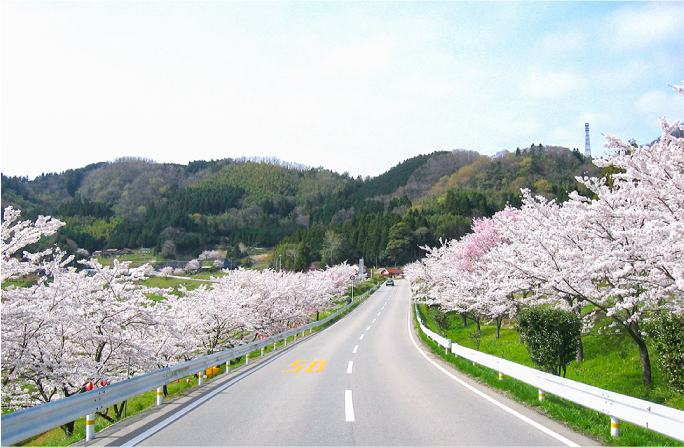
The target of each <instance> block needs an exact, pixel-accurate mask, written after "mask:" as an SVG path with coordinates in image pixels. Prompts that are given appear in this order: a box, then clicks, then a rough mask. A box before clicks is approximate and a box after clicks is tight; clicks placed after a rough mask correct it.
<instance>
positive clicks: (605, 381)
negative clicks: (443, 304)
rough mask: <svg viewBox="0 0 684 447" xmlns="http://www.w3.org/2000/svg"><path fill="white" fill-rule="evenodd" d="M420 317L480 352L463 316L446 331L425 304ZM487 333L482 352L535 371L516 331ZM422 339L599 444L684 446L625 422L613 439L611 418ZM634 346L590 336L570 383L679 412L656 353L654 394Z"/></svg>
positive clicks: (676, 396)
mask: <svg viewBox="0 0 684 447" xmlns="http://www.w3.org/2000/svg"><path fill="white" fill-rule="evenodd" d="M419 312H420V314H421V317H422V318H423V321H424V322H425V324H426V326H427V327H428V328H430V329H431V330H433V331H435V332H437V333H441V334H442V335H443V336H445V337H447V338H450V339H451V340H452V341H453V342H455V343H458V344H460V345H463V346H466V347H468V348H472V349H475V346H474V343H473V342H472V341H471V339H470V337H469V335H470V334H471V333H473V332H474V331H475V330H476V327H475V324H474V323H472V322H469V324H468V326H467V327H465V328H464V327H463V325H462V323H461V319H460V316H450V322H451V325H450V328H449V329H448V330H446V331H444V332H440V331H439V328H438V327H437V324H436V323H435V322H434V321H433V320H432V319H431V318H430V317H429V314H428V312H427V311H426V307H425V306H424V305H419ZM416 325H417V322H416ZM481 328H482V338H481V344H480V351H481V352H484V353H487V354H490V355H494V356H497V357H501V356H502V354H503V357H504V358H506V359H507V360H511V361H514V362H516V363H521V364H523V365H526V366H530V367H534V365H533V364H532V362H531V360H530V356H529V353H528V352H527V349H526V348H525V346H524V345H521V344H519V343H518V333H517V331H516V330H515V329H513V328H512V327H506V328H502V330H501V336H500V338H499V339H496V338H495V333H496V327H495V326H493V325H485V324H482V325H481ZM419 332H420V331H419ZM420 337H421V339H422V340H423V341H424V342H426V344H427V345H428V346H430V348H431V349H432V350H433V351H434V352H435V353H436V354H438V355H439V356H440V357H442V358H443V359H445V360H446V361H448V362H449V363H451V364H453V365H455V366H456V367H457V368H458V369H459V370H460V371H462V372H464V373H466V374H468V375H469V376H471V377H474V378H476V379H477V380H479V381H481V382H484V383H486V384H488V385H489V386H490V387H492V388H496V389H498V390H501V391H502V392H504V394H506V395H509V396H510V397H513V398H514V399H516V400H518V401H521V402H523V403H525V404H526V405H528V406H530V407H534V408H536V409H537V410H539V411H541V412H542V413H545V414H547V415H548V416H550V417H552V418H553V419H556V420H558V421H560V422H562V423H564V424H566V425H568V426H570V427H572V428H573V429H575V430H577V431H578V432H581V433H584V434H586V435H588V436H590V437H592V438H595V439H597V440H598V441H599V442H601V443H603V444H607V445H616V446H627V445H674V446H682V445H684V443H682V442H679V441H676V440H674V439H672V438H669V437H667V436H663V435H661V434H659V433H656V432H653V431H650V430H647V429H645V428H642V427H639V426H636V425H633V424H630V423H628V422H625V421H621V423H620V436H619V437H617V438H613V437H611V436H610V417H608V416H606V415H604V414H601V413H598V412H596V411H593V410H590V409H588V408H585V407H582V406H580V405H577V404H575V403H573V402H569V401H566V400H564V399H561V398H559V397H556V396H553V395H550V394H547V395H546V400H545V401H543V402H539V398H538V395H537V391H538V390H537V389H536V388H534V387H532V386H530V385H527V384H525V383H523V382H520V381H518V380H516V379H513V378H510V377H505V378H504V380H499V374H498V371H494V370H491V369H489V368H486V367H483V366H479V365H473V364H472V362H471V361H469V360H466V359H463V358H459V357H455V356H454V355H453V354H451V353H449V354H445V353H444V348H442V347H441V346H439V345H437V344H436V343H435V342H433V341H432V340H430V339H428V338H427V337H426V336H425V335H424V334H422V333H420ZM632 344H633V343H631V341H630V340H629V339H627V338H626V337H624V336H589V337H585V338H584V353H585V361H584V362H582V363H580V364H577V363H576V362H572V363H570V365H568V372H567V378H568V379H571V380H575V381H578V382H582V383H586V384H589V385H592V386H596V387H599V388H603V389H607V390H610V391H615V392H618V393H621V394H626V395H629V396H633V397H637V398H640V399H644V400H649V401H652V402H656V403H660V404H663V405H668V406H671V407H675V408H679V409H682V408H684V405H682V403H683V402H682V400H683V399H682V395H680V394H677V393H676V392H674V391H672V390H671V389H668V388H667V387H666V386H665V384H664V382H663V380H662V376H661V374H660V371H659V370H657V367H655V363H656V362H655V358H654V356H655V354H653V355H652V358H651V360H652V361H653V363H654V368H653V382H654V383H655V385H654V386H653V387H651V388H648V389H647V388H645V387H644V386H643V384H642V381H641V364H640V361H639V354H638V350H637V349H636V347H632Z"/></svg>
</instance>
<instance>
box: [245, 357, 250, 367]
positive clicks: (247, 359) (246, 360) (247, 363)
mask: <svg viewBox="0 0 684 447" xmlns="http://www.w3.org/2000/svg"><path fill="white" fill-rule="evenodd" d="M245 365H249V354H247V358H245Z"/></svg>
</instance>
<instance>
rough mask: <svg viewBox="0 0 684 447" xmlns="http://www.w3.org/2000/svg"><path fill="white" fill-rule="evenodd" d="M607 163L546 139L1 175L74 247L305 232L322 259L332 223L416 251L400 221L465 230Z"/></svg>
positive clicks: (439, 231) (189, 248) (259, 239)
mask: <svg viewBox="0 0 684 447" xmlns="http://www.w3.org/2000/svg"><path fill="white" fill-rule="evenodd" d="M598 174H599V171H598V169H597V168H596V167H595V166H594V165H593V164H592V163H591V162H590V160H589V159H585V158H584V156H582V155H581V154H580V153H579V152H577V151H570V150H568V149H565V148H558V147H546V146H542V145H539V146H534V145H533V146H531V147H530V148H526V149H523V150H517V151H516V152H515V153H504V154H502V155H500V156H496V157H487V156H482V155H480V154H479V153H477V152H475V151H466V150H454V151H451V152H445V151H440V152H433V153H430V154H425V155H418V156H416V157H412V158H409V159H407V160H405V161H403V162H401V163H399V164H397V165H396V166H394V167H393V168H391V169H389V170H388V171H387V172H385V173H383V174H382V175H379V176H377V177H373V178H368V179H365V180H364V179H361V178H360V177H359V178H356V179H354V178H351V177H349V175H348V174H346V173H345V174H338V173H336V172H334V171H330V170H327V169H323V168H311V167H307V166H303V165H300V164H294V163H287V162H284V161H281V160H277V159H273V158H271V159H247V158H242V159H223V160H211V161H194V162H191V163H189V164H188V165H180V164H170V163H155V162H153V161H150V160H146V159H140V158H132V157H128V158H123V159H118V160H115V161H114V162H104V163H96V164H91V165H88V166H86V167H83V168H79V169H74V170H68V171H65V172H63V173H60V174H45V175H43V176H41V177H38V178H36V179H35V180H31V181H29V180H28V179H27V178H20V177H6V176H4V175H3V176H2V206H3V208H4V207H6V206H8V205H12V206H14V207H16V208H19V209H21V210H22V212H23V217H24V218H34V217H35V216H37V215H38V214H50V215H53V216H55V217H58V218H60V219H62V220H64V221H65V222H66V223H67V225H66V226H65V227H64V228H63V230H62V231H60V233H59V234H60V235H59V237H58V243H60V244H62V245H63V246H65V247H67V248H69V249H70V250H72V251H74V250H75V249H76V248H85V249H86V250H88V251H93V250H96V249H103V248H122V247H124V246H128V247H131V246H132V247H140V246H146V247H153V248H155V250H157V251H158V252H159V251H161V247H162V245H163V244H164V243H165V242H167V241H170V242H172V243H173V244H174V246H175V250H176V254H177V255H183V254H184V255H186V256H192V255H193V254H194V253H197V252H198V251H200V250H203V249H206V248H212V249H213V248H216V247H223V248H224V249H226V250H228V251H232V252H234V253H235V256H238V254H237V253H236V249H235V247H237V246H238V245H239V244H243V245H245V244H246V245H254V244H258V245H267V246H276V245H279V244H281V243H287V244H293V243H297V244H301V243H302V242H301V241H302V240H305V239H306V240H308V241H309V242H307V243H306V244H308V246H307V247H302V248H301V249H302V250H304V251H305V252H307V253H309V255H308V257H309V258H311V259H312V260H316V259H317V258H320V251H321V250H322V248H321V244H323V243H324V242H323V240H324V238H325V234H326V232H330V231H332V232H334V233H335V234H339V235H342V236H344V239H345V244H344V247H345V248H344V250H342V251H341V253H343V255H342V256H346V257H348V258H350V259H353V258H355V257H358V256H364V255H371V256H373V257H375V258H378V259H379V258H380V257H382V256H384V257H385V259H386V260H390V259H392V260H394V261H395V262H399V261H400V260H404V259H408V258H409V257H411V256H414V255H419V252H417V251H415V250H413V251H412V253H413V254H408V252H407V253H399V252H397V251H396V250H395V251H394V252H393V254H391V253H390V252H388V251H387V244H389V243H390V242H391V239H392V238H391V237H390V230H391V229H392V227H393V226H394V225H397V224H398V223H401V222H403V223H406V225H407V229H405V232H406V231H408V232H409V233H411V234H412V235H413V236H411V237H408V236H406V234H404V235H403V236H402V237H405V238H407V240H410V243H413V242H415V243H422V242H435V241H436V240H438V239H439V238H440V237H458V235H459V234H462V233H463V232H464V231H467V229H468V228H469V222H470V221H471V220H472V218H474V217H477V216H479V215H488V214H491V213H492V212H494V211H496V210H497V209H501V208H502V207H503V206H504V205H505V204H506V203H507V202H509V203H515V201H516V197H518V196H519V190H520V188H521V187H527V188H531V189H533V190H535V191H536V192H538V193H540V194H544V195H547V196H549V197H552V198H557V199H559V200H564V198H565V197H567V193H566V191H568V190H571V189H577V184H576V182H575V181H574V177H575V176H576V175H598ZM373 219H376V220H377V222H376V224H377V225H379V226H381V227H383V228H382V230H379V229H378V230H377V231H376V230H373V231H376V233H377V236H375V237H376V238H378V245H377V246H376V247H372V248H369V249H368V250H370V252H369V253H364V248H363V247H364V246H367V245H369V244H368V243H366V242H365V241H363V238H364V234H366V233H364V231H366V230H363V228H365V226H366V225H370V224H368V222H370V221H371V220H373ZM378 219H379V220H378ZM380 221H381V222H380ZM364 222H365V223H364ZM345 225H346V227H345ZM353 225H356V227H357V228H356V230H355V231H356V232H355V233H354V234H351V232H352V230H351V229H350V226H353ZM374 225H375V224H374ZM377 225H376V226H377ZM359 228H361V230H359ZM359 231H361V233H360V234H359ZM417 231H418V233H419V236H417V234H418V233H416V232H417ZM305 233H310V234H308V236H304V235H305ZM297 234H299V235H300V236H296V235H297ZM414 236H415V237H414ZM393 237H394V238H395V239H396V238H397V237H398V236H397V235H396V234H395V235H394V236H393ZM352 239H353V241H352ZM297 241H299V242H297ZM306 244H305V245H306ZM371 245H372V244H371ZM169 246H170V245H169V244H168V243H167V247H169ZM390 247H391V245H390ZM399 251H401V250H399ZM371 252H372V253H371ZM328 261H333V260H328Z"/></svg>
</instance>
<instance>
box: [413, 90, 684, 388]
mask: <svg viewBox="0 0 684 447" xmlns="http://www.w3.org/2000/svg"><path fill="white" fill-rule="evenodd" d="M675 89H676V90H678V91H679V92H681V93H684V87H675ZM661 127H662V129H663V134H662V137H661V138H660V139H659V140H658V141H657V142H655V143H654V144H653V145H652V146H641V147H634V146H632V145H630V144H627V143H625V142H623V141H621V140H619V139H617V138H614V137H612V136H608V137H607V143H606V147H609V148H612V149H616V152H615V153H614V154H613V155H611V156H609V157H608V158H607V159H606V160H598V159H597V160H595V161H594V163H596V164H597V165H598V166H600V167H604V168H608V167H610V171H611V172H612V174H611V175H610V176H607V177H605V178H600V179H598V178H578V179H577V180H578V181H579V182H581V183H582V184H584V185H586V186H587V187H588V188H589V189H590V190H591V191H592V192H593V193H594V198H593V199H588V198H586V197H583V196H580V195H578V194H577V193H573V194H571V195H570V200H568V201H567V202H564V203H562V204H559V203H555V202H554V201H548V200H546V199H545V198H543V197H533V196H532V195H531V194H530V192H529V191H523V198H524V200H523V205H522V207H521V208H520V209H517V208H512V207H507V208H506V209H505V210H503V211H501V212H499V213H497V214H496V215H494V216H493V217H492V218H487V219H482V220H478V221H476V222H475V223H474V224H473V228H472V233H471V234H468V235H467V236H465V237H463V238H462V239H460V240H452V241H449V242H446V243H443V245H442V246H440V247H435V248H428V247H426V248H425V249H426V250H427V256H426V257H425V259H424V260H423V261H421V262H417V263H414V264H411V265H410V266H407V267H406V269H405V270H406V273H407V276H408V278H409V279H410V280H411V281H412V287H413V289H414V293H415V294H416V296H417V297H421V298H423V299H424V300H425V301H426V302H427V303H428V304H431V305H439V306H440V307H441V309H442V310H443V311H447V312H449V311H455V312H458V313H461V314H463V315H468V316H469V317H470V318H473V319H474V320H476V322H477V323H478V327H479V322H480V320H481V319H485V320H488V321H490V320H494V321H496V322H497V329H498V328H499V327H500V324H501V319H502V318H504V317H510V316H513V315H515V314H516V312H517V311H518V310H519V309H520V307H521V306H524V305H530V304H539V303H550V304H551V305H557V306H560V307H564V308H566V309H571V310H573V311H575V312H576V313H577V314H578V315H579V316H580V317H582V318H583V319H584V321H585V327H586V328H588V327H591V325H592V324H593V322H594V321H596V319H597V318H598V317H600V316H604V317H607V318H608V319H610V320H612V326H613V327H614V328H616V329H619V330H620V331H621V332H623V333H626V334H628V335H629V336H630V337H631V339H632V340H633V341H634V343H636V345H637V346H638V348H639V353H640V357H641V364H642V372H643V382H644V385H646V386H648V385H650V383H651V361H650V358H649V351H648V346H647V344H646V334H645V333H644V330H643V327H642V325H643V321H644V320H647V319H648V318H650V316H651V315H653V314H654V313H655V312H657V311H665V312H674V313H678V314H680V315H681V313H682V312H683V309H684V139H683V138H678V137H677V136H676V135H677V134H678V129H679V122H676V123H674V124H672V125H670V124H668V122H667V121H666V120H664V119H663V120H661ZM680 135H681V134H680Z"/></svg>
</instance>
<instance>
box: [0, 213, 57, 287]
mask: <svg viewBox="0 0 684 447" xmlns="http://www.w3.org/2000/svg"><path fill="white" fill-rule="evenodd" d="M20 215H21V211H19V210H17V209H14V208H12V207H11V206H9V207H7V208H5V211H4V213H3V220H2V243H1V244H0V260H1V262H2V264H1V266H0V267H1V268H0V275H1V277H2V282H5V280H7V279H11V278H17V277H20V276H25V275H29V274H31V273H33V272H35V271H36V270H38V268H39V267H38V261H39V260H40V259H41V258H42V257H43V256H46V255H49V254H50V253H51V252H52V251H51V250H46V251H44V252H42V253H26V252H24V257H25V258H26V260H25V261H22V260H21V259H20V258H18V257H16V253H17V252H18V251H19V250H21V249H22V248H24V247H26V246H27V245H29V244H33V243H34V242H37V241H38V240H40V238H41V237H43V236H50V235H52V234H54V233H55V232H57V230H58V229H59V228H60V227H61V226H63V225H64V222H61V221H60V220H57V219H53V218H52V217H50V216H47V217H46V216H38V219H36V221H35V222H31V221H28V220H25V221H20V222H17V219H19V216H20Z"/></svg>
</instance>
